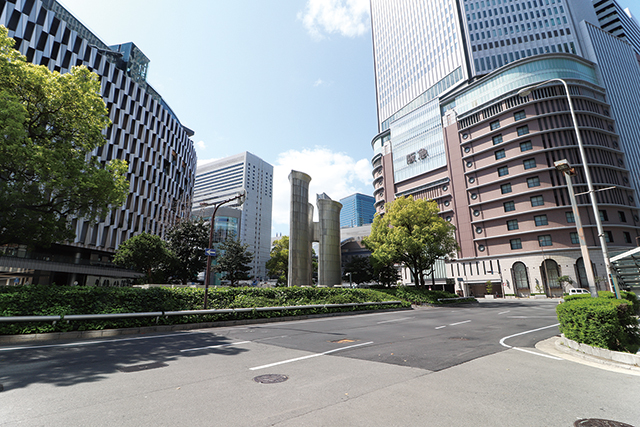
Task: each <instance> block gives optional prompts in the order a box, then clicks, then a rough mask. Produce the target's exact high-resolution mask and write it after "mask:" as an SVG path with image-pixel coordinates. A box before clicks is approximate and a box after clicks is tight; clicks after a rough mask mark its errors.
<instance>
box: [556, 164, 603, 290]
mask: <svg viewBox="0 0 640 427" xmlns="http://www.w3.org/2000/svg"><path fill="white" fill-rule="evenodd" d="M553 164H554V166H555V167H556V169H557V170H558V171H560V172H562V174H563V175H564V177H565V179H566V180H567V189H568V190H569V199H571V208H572V209H573V218H574V220H575V223H576V229H577V230H578V239H579V241H580V251H581V252H582V261H584V269H585V271H586V273H587V282H588V284H589V292H591V296H592V297H594V298H596V297H597V296H598V289H596V278H595V276H594V274H593V266H592V265H591V257H590V256H589V248H588V247H587V241H586V239H585V238H584V229H583V228H582V220H581V219H580V211H579V210H578V203H576V195H575V193H574V191H573V182H572V181H571V177H572V176H575V174H576V170H575V169H574V168H572V167H571V165H569V162H568V161H567V160H566V159H563V160H558V161H557V162H554V163H553Z"/></svg>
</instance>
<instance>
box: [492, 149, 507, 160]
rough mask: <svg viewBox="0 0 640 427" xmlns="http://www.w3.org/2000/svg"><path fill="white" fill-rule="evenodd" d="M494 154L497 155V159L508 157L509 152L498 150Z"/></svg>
mask: <svg viewBox="0 0 640 427" xmlns="http://www.w3.org/2000/svg"><path fill="white" fill-rule="evenodd" d="M494 154H495V156H496V160H500V159H504V158H505V157H507V154H506V153H505V152H504V150H498V151H496V152H495V153H494Z"/></svg>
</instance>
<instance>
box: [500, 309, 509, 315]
mask: <svg viewBox="0 0 640 427" xmlns="http://www.w3.org/2000/svg"><path fill="white" fill-rule="evenodd" d="M510 311H511V310H507V311H501V312H500V313H498V316H500V315H501V314H505V313H508V312H510Z"/></svg>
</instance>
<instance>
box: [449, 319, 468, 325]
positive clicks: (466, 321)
mask: <svg viewBox="0 0 640 427" xmlns="http://www.w3.org/2000/svg"><path fill="white" fill-rule="evenodd" d="M469 322H471V320H465V321H464V322H458V323H449V326H455V325H462V324H463V323H469Z"/></svg>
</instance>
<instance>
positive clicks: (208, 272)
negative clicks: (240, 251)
mask: <svg viewBox="0 0 640 427" xmlns="http://www.w3.org/2000/svg"><path fill="white" fill-rule="evenodd" d="M244 198H245V192H244V191H243V192H242V193H240V194H238V195H236V196H234V197H231V198H229V199H227V200H223V201H222V202H219V203H216V204H215V208H213V213H212V214H211V223H210V224H209V248H211V246H213V228H214V226H215V218H216V212H218V208H219V207H220V206H222V205H224V204H227V203H230V202H232V201H234V200H238V199H240V203H239V204H240V205H242V204H243V203H244ZM200 205H201V206H207V205H208V203H206V202H205V203H201V204H200ZM210 275H211V256H210V255H207V270H206V273H205V275H204V309H205V310H206V309H207V302H208V296H209V280H210Z"/></svg>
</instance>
